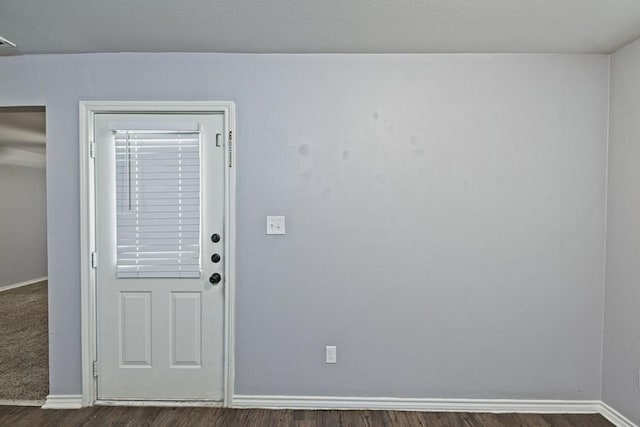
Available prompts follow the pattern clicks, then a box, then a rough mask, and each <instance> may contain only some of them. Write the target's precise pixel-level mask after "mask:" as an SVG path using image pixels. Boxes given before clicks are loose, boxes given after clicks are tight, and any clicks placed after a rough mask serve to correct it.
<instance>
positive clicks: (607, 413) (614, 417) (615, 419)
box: [600, 402, 638, 427]
mask: <svg viewBox="0 0 640 427" xmlns="http://www.w3.org/2000/svg"><path fill="white" fill-rule="evenodd" d="M600 414H601V415H602V416H603V417H605V418H606V419H608V420H609V421H611V422H612V423H613V424H615V425H616V426H617V427H638V425H637V424H635V423H634V422H632V421H631V420H630V419H628V418H627V417H625V416H624V415H622V414H621V413H620V412H618V411H616V410H615V409H613V408H612V407H611V406H609V405H607V404H606V403H604V402H600Z"/></svg>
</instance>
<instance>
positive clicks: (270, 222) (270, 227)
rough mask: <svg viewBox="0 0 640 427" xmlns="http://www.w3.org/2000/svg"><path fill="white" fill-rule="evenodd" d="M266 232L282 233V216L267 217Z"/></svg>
mask: <svg viewBox="0 0 640 427" xmlns="http://www.w3.org/2000/svg"><path fill="white" fill-rule="evenodd" d="M267 234H284V217H283V216H268V217H267Z"/></svg>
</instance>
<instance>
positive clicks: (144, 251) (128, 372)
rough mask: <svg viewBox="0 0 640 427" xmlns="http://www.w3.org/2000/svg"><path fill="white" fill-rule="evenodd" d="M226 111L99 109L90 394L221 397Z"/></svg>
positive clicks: (133, 397) (106, 397)
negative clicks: (110, 111) (94, 325)
mask: <svg viewBox="0 0 640 427" xmlns="http://www.w3.org/2000/svg"><path fill="white" fill-rule="evenodd" d="M224 127H225V121H224V115H223V114H222V113H220V114H213V113H210V114H96V115H95V119H94V133H95V134H94V137H95V151H94V152H95V181H96V182H95V184H96V185H95V189H96V192H95V194H96V198H95V209H96V212H95V218H96V259H97V266H96V268H97V272H96V283H97V284H96V310H97V311H96V312H97V317H96V319H97V352H96V354H97V375H98V376H97V398H98V399H102V400H118V399H123V400H209V401H216V400H222V398H223V351H224V345H223V335H224V325H223V321H224V313H223V310H224V301H223V298H224V292H223V285H224V281H225V278H224V277H223V272H224V268H223V265H224V263H223V262H222V259H223V258H224V256H225V254H224V253H223V248H224V244H223V243H224V238H225V236H224V235H223V226H224V222H223V215H224V196H225V194H224V192H225V184H224V179H225V178H224V177H225V174H224V167H225V164H224V147H223V145H224V141H225V138H224V134H225V128H224Z"/></svg>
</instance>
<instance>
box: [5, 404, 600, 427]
mask: <svg viewBox="0 0 640 427" xmlns="http://www.w3.org/2000/svg"><path fill="white" fill-rule="evenodd" d="M0 426H12V427H13V426H16V427H22V426H25V427H26V426H29V427H33V426H38V427H40V426H51V427H58V426H65V427H76V426H78V427H79V426H83V427H84V426H91V427H102V426H104V427H107V426H108V427H169V426H171V427H182V426H184V427H187V426H188V427H192V426H207V427H209V426H215V427H235V426H248V427H251V426H268V427H271V426H276V427H317V426H329V427H388V426H392V427H519V426H520V427H611V426H613V424H611V423H609V422H608V421H607V420H606V419H604V418H603V417H602V416H601V415H597V414H481V413H464V412H410V411H369V410H364V411H336V410H330V411H326V410H324V411H311V410H286V409H279V410H269V409H223V408H155V407H116V406H94V407H91V408H83V409H72V410H52V409H40V408H34V407H24V406H0Z"/></svg>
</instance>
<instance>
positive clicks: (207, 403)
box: [94, 400, 224, 408]
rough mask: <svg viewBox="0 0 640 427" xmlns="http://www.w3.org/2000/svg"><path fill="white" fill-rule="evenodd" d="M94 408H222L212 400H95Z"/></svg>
mask: <svg viewBox="0 0 640 427" xmlns="http://www.w3.org/2000/svg"><path fill="white" fill-rule="evenodd" d="M94 405H96V406H154V407H168V408H203V407H204V408H223V407H224V404H223V403H222V402H220V401H212V400H182V401H180V400H96V401H95V402H94Z"/></svg>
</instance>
